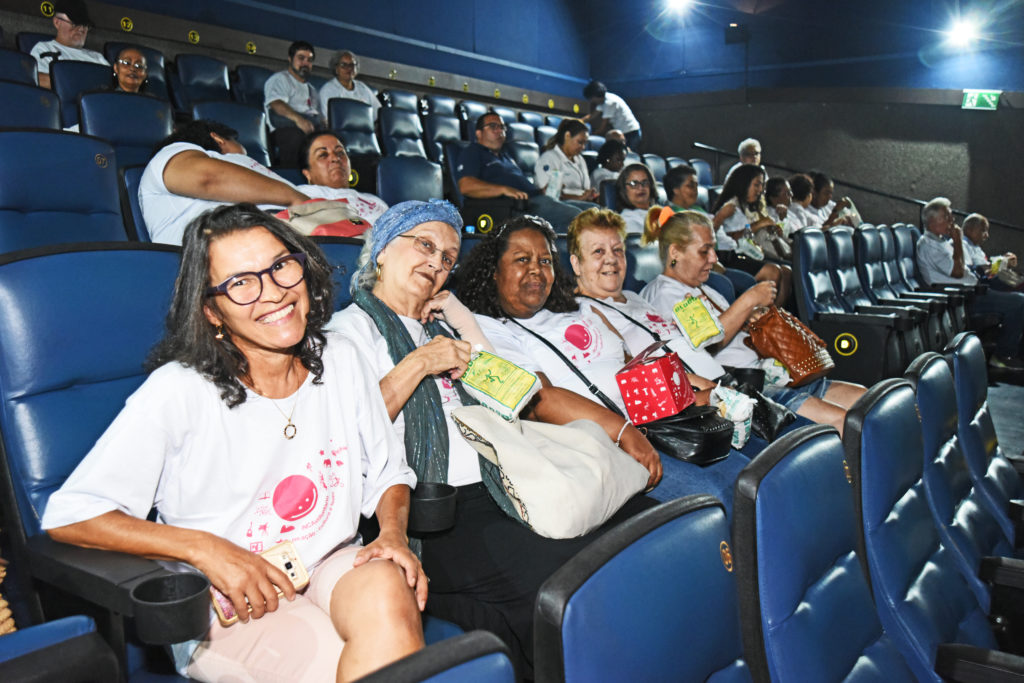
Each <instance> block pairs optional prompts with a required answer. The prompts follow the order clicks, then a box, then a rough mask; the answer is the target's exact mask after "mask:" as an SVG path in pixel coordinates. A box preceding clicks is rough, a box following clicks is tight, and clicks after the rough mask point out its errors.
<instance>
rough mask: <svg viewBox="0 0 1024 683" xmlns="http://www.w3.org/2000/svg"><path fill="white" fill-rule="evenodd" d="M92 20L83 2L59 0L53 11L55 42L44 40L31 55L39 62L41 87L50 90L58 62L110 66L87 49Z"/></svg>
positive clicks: (105, 59)
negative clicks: (51, 78)
mask: <svg viewBox="0 0 1024 683" xmlns="http://www.w3.org/2000/svg"><path fill="white" fill-rule="evenodd" d="M92 25H93V24H92V18H91V17H90V16H89V10H88V9H87V8H86V6H85V3H84V2H82V0H60V1H59V2H57V3H55V5H54V8H53V27H54V28H55V29H57V36H56V37H55V38H54V39H53V40H41V41H39V42H38V43H36V44H35V45H34V46H33V47H32V52H31V55H32V56H33V57H34V58H35V60H36V70H37V71H38V72H39V85H41V86H42V87H44V88H49V87H50V65H51V64H53V63H54V62H56V61H57V60H64V61H75V62H94V63H96V64H104V65H108V66H109V64H110V62H108V61H107V58H106V57H104V56H103V55H101V54H100V53H99V52H96V51H95V50H89V49H87V48H86V47H85V39H86V38H88V37H89V28H90V27H92Z"/></svg>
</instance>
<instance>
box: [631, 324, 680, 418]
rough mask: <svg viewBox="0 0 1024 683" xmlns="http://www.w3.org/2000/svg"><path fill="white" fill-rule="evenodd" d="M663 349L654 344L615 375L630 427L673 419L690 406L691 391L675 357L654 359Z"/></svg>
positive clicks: (659, 343) (674, 354)
mask: <svg viewBox="0 0 1024 683" xmlns="http://www.w3.org/2000/svg"><path fill="white" fill-rule="evenodd" d="M664 345H665V343H664V342H654V343H653V344H651V345H650V346H648V347H647V348H646V349H644V350H643V351H642V352H641V353H639V354H638V355H637V356H636V357H635V358H634V359H633V360H631V361H629V363H627V364H626V365H625V366H623V368H622V369H621V370H619V371H618V372H617V373H616V374H615V381H616V382H617V383H618V385H619V392H620V393H621V394H622V400H623V402H624V403H625V404H626V411H627V412H628V413H629V419H630V420H632V421H633V424H644V423H645V422H652V421H654V420H658V419H661V418H663V417H669V416H671V415H675V414H676V413H678V412H680V411H682V410H683V409H684V408H686V407H687V406H689V405H690V404H691V403H693V402H694V393H693V387H692V386H690V380H688V379H687V378H686V370H685V368H684V367H683V362H682V361H681V360H679V356H678V354H676V353H675V352H669V353H666V354H663V355H660V356H655V355H654V353H655V352H657V351H658V350H660V349H661V347H663V346H664Z"/></svg>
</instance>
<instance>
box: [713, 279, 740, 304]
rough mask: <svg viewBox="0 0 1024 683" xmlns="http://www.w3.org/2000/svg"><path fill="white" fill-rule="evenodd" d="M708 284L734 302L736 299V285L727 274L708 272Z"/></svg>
mask: <svg viewBox="0 0 1024 683" xmlns="http://www.w3.org/2000/svg"><path fill="white" fill-rule="evenodd" d="M708 286H709V287H711V289H713V290H715V291H716V292H718V293H719V294H721V295H722V296H724V297H725V298H726V300H727V301H729V302H732V301H735V300H736V287H735V286H734V285H733V284H732V280H730V279H729V278H728V277H726V276H725V275H722V274H721V273H714V272H712V273H708Z"/></svg>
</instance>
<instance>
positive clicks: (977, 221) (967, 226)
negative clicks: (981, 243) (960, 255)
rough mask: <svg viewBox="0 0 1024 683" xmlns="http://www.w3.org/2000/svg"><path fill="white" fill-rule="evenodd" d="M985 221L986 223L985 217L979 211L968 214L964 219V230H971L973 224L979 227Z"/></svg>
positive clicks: (973, 226)
mask: <svg viewBox="0 0 1024 683" xmlns="http://www.w3.org/2000/svg"><path fill="white" fill-rule="evenodd" d="M986 223H988V219H987V218H985V217H984V216H982V215H981V214H980V213H972V214H971V215H970V216H968V217H967V218H965V219H964V223H963V229H964V232H967V231H968V230H973V229H974V228H975V226H977V227H978V228H981V227H982V226H984V225H985V224H986Z"/></svg>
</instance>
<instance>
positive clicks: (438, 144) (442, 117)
mask: <svg viewBox="0 0 1024 683" xmlns="http://www.w3.org/2000/svg"><path fill="white" fill-rule="evenodd" d="M423 139H424V141H425V143H426V144H425V147H426V150H427V158H428V159H430V160H431V161H435V162H437V163H441V162H442V161H444V147H445V145H446V144H448V143H449V142H458V141H460V140H461V139H462V136H461V134H460V133H459V120H458V119H457V118H455V117H454V116H449V115H447V114H429V115H428V116H425V117H424V118H423Z"/></svg>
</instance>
